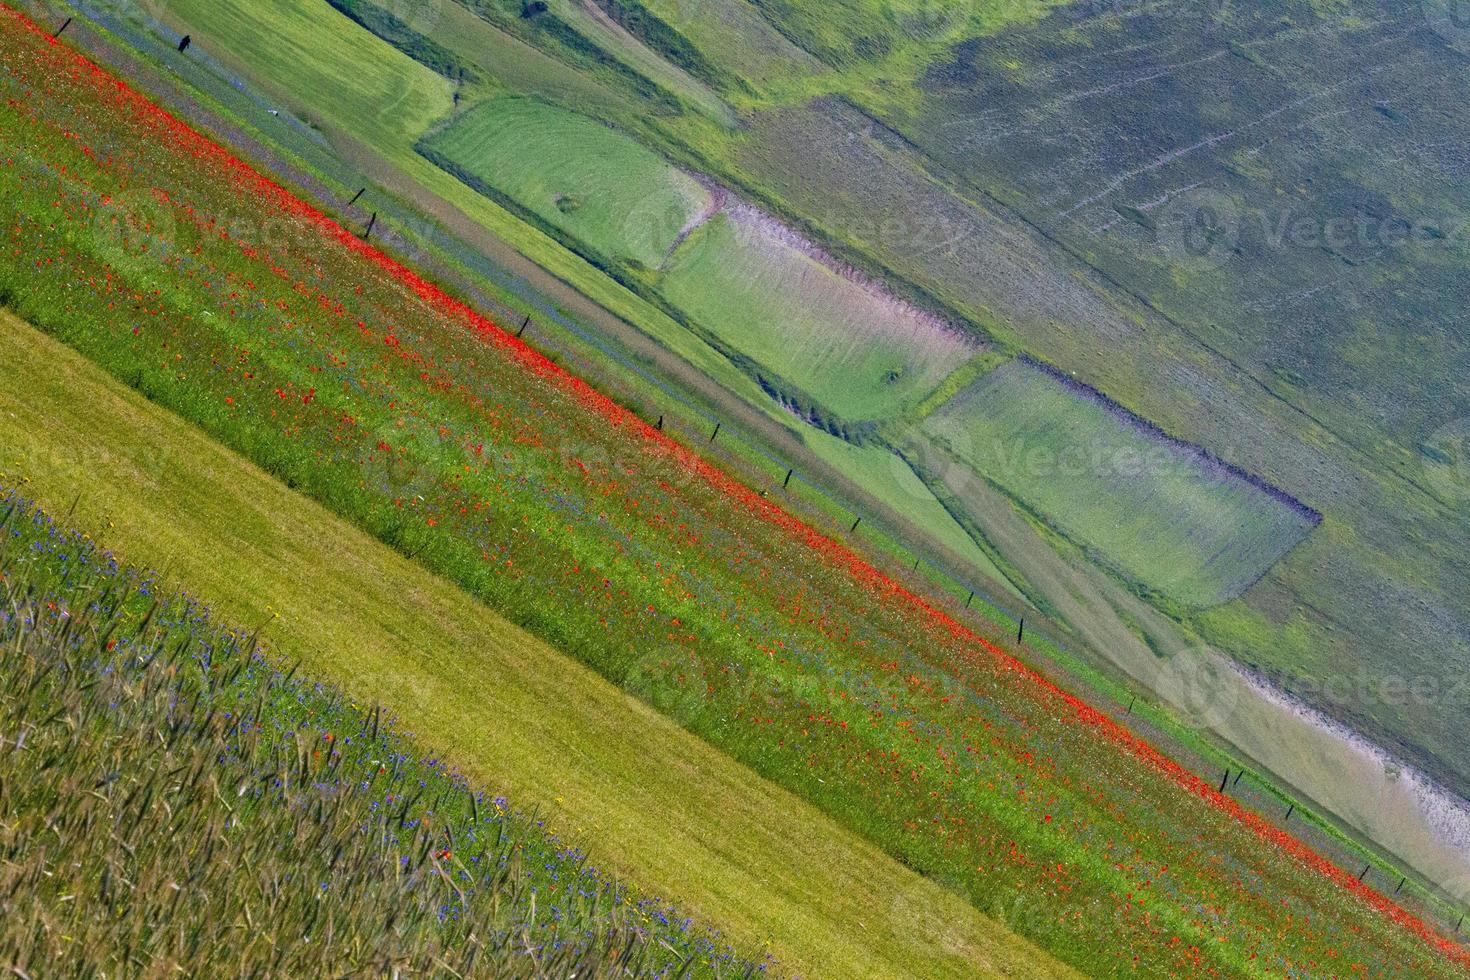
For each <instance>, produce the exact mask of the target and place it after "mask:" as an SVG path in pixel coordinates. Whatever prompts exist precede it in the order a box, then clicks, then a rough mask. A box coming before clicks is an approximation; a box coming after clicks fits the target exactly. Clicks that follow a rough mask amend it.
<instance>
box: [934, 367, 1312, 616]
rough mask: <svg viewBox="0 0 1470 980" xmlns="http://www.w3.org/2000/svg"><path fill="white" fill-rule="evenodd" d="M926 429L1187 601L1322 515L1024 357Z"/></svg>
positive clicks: (1285, 543) (1243, 581)
mask: <svg viewBox="0 0 1470 980" xmlns="http://www.w3.org/2000/svg"><path fill="white" fill-rule="evenodd" d="M924 429H925V431H926V432H927V433H928V434H929V435H930V436H931V437H933V438H934V439H936V440H937V441H939V442H940V443H941V444H943V445H944V446H946V447H947V448H948V449H949V450H950V451H951V452H952V453H954V455H955V456H956V457H958V458H959V459H961V460H963V461H964V462H966V463H968V464H970V465H971V466H973V467H974V468H975V469H976V470H977V471H978V472H979V473H981V474H982V475H984V476H985V477H986V478H987V479H989V480H991V481H992V482H994V483H995V484H997V485H998V486H1000V487H1001V488H1002V489H1004V490H1005V491H1006V492H1007V493H1009V494H1011V495H1012V496H1013V497H1015V498H1017V499H1018V500H1020V501H1021V502H1022V503H1023V504H1024V505H1026V506H1027V507H1028V508H1029V509H1031V510H1032V511H1034V512H1036V513H1038V514H1040V515H1042V516H1043V517H1044V518H1045V519H1046V520H1047V521H1049V522H1051V523H1052V524H1054V525H1055V526H1056V527H1057V528H1058V529H1060V530H1061V531H1062V532H1063V533H1065V534H1066V535H1067V536H1068V537H1070V538H1072V539H1073V540H1074V541H1076V542H1078V543H1079V544H1081V545H1083V546H1084V547H1086V548H1087V549H1089V550H1090V551H1093V552H1095V553H1096V554H1097V555H1098V556H1099V557H1101V559H1102V560H1103V561H1104V562H1105V563H1107V564H1109V565H1111V566H1112V567H1113V568H1115V569H1116V570H1117V571H1119V572H1121V573H1122V574H1123V575H1125V576H1126V577H1128V578H1130V579H1131V580H1133V581H1135V582H1137V583H1139V584H1141V585H1143V586H1145V587H1147V588H1149V589H1152V590H1156V591H1158V592H1161V593H1163V594H1164V595H1166V596H1168V597H1169V598H1171V599H1173V600H1175V601H1177V602H1181V603H1184V604H1186V605H1189V606H1196V607H1199V606H1211V605H1215V604H1217V603H1221V602H1224V601H1226V600H1228V599H1231V598H1234V597H1235V596H1237V595H1239V594H1240V593H1241V592H1243V591H1244V590H1245V589H1246V588H1247V587H1249V586H1250V585H1251V583H1253V582H1255V581H1256V580H1257V579H1258V578H1260V576H1261V575H1262V574H1264V573H1265V571H1266V570H1267V569H1268V568H1270V567H1271V565H1272V564H1274V563H1275V562H1276V560H1277V559H1278V558H1280V557H1281V556H1282V555H1284V554H1285V553H1286V552H1288V551H1289V550H1291V548H1292V547H1293V546H1295V545H1296V544H1297V542H1299V541H1301V540H1302V538H1303V537H1305V536H1306V534H1307V533H1308V532H1309V531H1310V530H1311V529H1312V528H1314V527H1315V526H1316V525H1317V523H1318V521H1319V520H1320V517H1319V516H1318V515H1317V514H1316V513H1315V512H1314V511H1311V510H1310V509H1309V508H1307V507H1305V506H1303V505H1302V504H1300V503H1298V502H1297V501H1295V500H1292V499H1291V498H1290V497H1288V496H1286V495H1285V494H1283V493H1281V492H1280V491H1278V490H1275V489H1274V488H1271V487H1268V486H1266V485H1265V484H1263V483H1262V482H1261V481H1259V480H1256V479H1254V478H1252V477H1250V476H1249V475H1248V474H1245V473H1242V472H1241V471H1239V470H1236V469H1234V468H1231V467H1227V466H1225V465H1223V464H1221V463H1220V462H1219V461H1217V460H1215V459H1213V458H1212V457H1210V456H1208V455H1207V454H1205V453H1204V452H1202V451H1201V450H1199V449H1197V448H1195V447H1193V446H1188V445H1186V444H1183V443H1180V442H1177V441H1175V440H1172V439H1169V438H1167V437H1166V436H1164V435H1163V434H1162V433H1160V432H1158V431H1157V430H1154V429H1153V428H1152V427H1150V426H1148V425H1147V424H1146V423H1144V422H1142V421H1140V420H1139V419H1137V418H1136V417H1134V416H1131V415H1129V414H1128V413H1126V412H1124V411H1123V410H1122V409H1120V408H1118V407H1117V406H1116V405H1113V404H1112V403H1110V402H1107V401H1106V400H1105V399H1103V398H1101V397H1099V396H1097V395H1096V394H1095V393H1094V392H1091V391H1090V390H1089V389H1086V388H1083V387H1082V386H1080V385H1075V384H1069V383H1067V382H1065V381H1064V380H1062V379H1061V378H1058V377H1057V376H1055V375H1054V374H1052V373H1051V372H1050V371H1047V370H1043V369H1042V368H1040V367H1038V366H1036V365H1035V364H1033V363H1032V362H1029V361H1025V360H1015V361H1011V362H1009V363H1007V364H1005V365H1003V366H1001V367H999V368H997V369H995V370H994V371H992V372H990V373H989V374H987V375H985V376H983V377H982V378H980V379H979V380H978V381H977V382H976V383H975V384H973V385H971V386H970V387H969V388H968V389H966V390H965V391H964V392H962V393H961V394H960V395H958V396H957V397H955V398H954V399H953V400H951V401H950V402H949V403H948V404H946V405H944V406H943V407H942V408H940V409H939V410H938V411H936V412H935V413H934V414H933V415H931V416H930V417H929V418H928V419H927V420H926V421H925V423H924Z"/></svg>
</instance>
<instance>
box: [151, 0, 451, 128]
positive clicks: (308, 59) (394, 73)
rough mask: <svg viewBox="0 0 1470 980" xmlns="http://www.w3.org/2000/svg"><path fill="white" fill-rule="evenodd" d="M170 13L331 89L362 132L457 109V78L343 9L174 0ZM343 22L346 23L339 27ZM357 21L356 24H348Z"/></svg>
mask: <svg viewBox="0 0 1470 980" xmlns="http://www.w3.org/2000/svg"><path fill="white" fill-rule="evenodd" d="M168 6H169V14H170V16H173V17H178V18H180V19H181V20H184V21H187V22H190V23H198V24H201V25H207V28H208V31H209V34H208V35H204V34H201V37H200V40H201V41H203V40H204V38H205V37H214V36H227V37H229V38H231V44H230V48H231V53H232V54H233V55H234V56H235V57H237V58H242V59H245V60H247V61H249V62H250V63H251V64H254V65H257V66H259V67H260V69H261V70H262V71H265V72H267V73H269V74H273V75H277V76H279V77H281V78H289V79H291V85H292V87H293V88H295V90H296V91H298V92H300V93H303V94H307V93H312V94H314V95H315V96H316V98H313V99H312V101H313V102H316V101H317V100H318V99H321V97H322V96H325V97H326V98H325V99H322V101H324V102H326V105H325V106H324V109H325V108H328V107H329V111H331V112H333V113H340V114H342V115H344V116H346V117H349V118H351V119H352V120H353V121H354V123H355V125H356V126H357V127H358V128H359V133H358V135H359V136H360V137H361V138H364V139H369V140H374V141H377V140H391V139H394V138H395V137H396V136H397V134H399V133H401V132H410V133H413V132H422V131H424V130H425V129H427V128H428V127H429V125H430V124H431V123H433V122H434V120H436V119H438V118H440V117H441V116H443V115H444V114H445V113H447V112H448V111H449V109H450V106H451V104H452V102H453V85H452V83H451V82H450V81H449V80H448V79H446V78H443V77H441V76H439V75H437V74H435V73H434V72H432V71H430V70H429V69H428V68H425V67H424V66H423V65H420V64H419V63H418V62H416V61H414V60H413V59H412V58H410V57H408V55H406V54H403V53H402V52H400V51H399V50H397V49H396V48H394V47H393V46H392V45H390V44H388V43H387V42H385V41H381V40H379V39H378V38H376V37H374V36H373V35H371V34H369V33H368V32H367V31H365V30H362V29H361V28H358V27H357V26H356V25H355V24H352V23H351V22H350V21H349V20H347V18H346V17H343V16H342V15H340V14H337V13H336V12H335V11H333V10H332V9H331V8H330V7H328V6H327V5H326V4H325V3H324V2H323V3H322V4H321V7H322V9H323V10H325V11H326V13H327V14H330V15H331V16H330V18H328V17H326V15H325V14H323V13H322V12H321V11H318V10H316V9H314V8H315V5H314V4H310V3H306V2H304V0H282V2H276V3H274V4H272V5H271V7H270V10H269V22H268V23H262V22H261V18H262V16H264V15H265V14H266V13H267V12H266V11H264V10H261V9H260V8H259V6H258V5H256V4H253V3H245V2H243V0H170V3H169V5H168ZM338 24H340V25H341V27H340V29H336V30H333V29H332V27H333V26H334V25H338ZM348 28H350V30H349V29H348Z"/></svg>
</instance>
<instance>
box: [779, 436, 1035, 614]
mask: <svg viewBox="0 0 1470 980" xmlns="http://www.w3.org/2000/svg"><path fill="white" fill-rule="evenodd" d="M802 439H803V440H804V441H805V442H806V444H807V447H808V448H810V449H811V451H812V452H813V453H815V454H816V455H817V457H818V458H819V459H821V460H823V461H825V462H826V463H827V464H828V465H830V466H832V467H834V468H836V469H838V470H840V471H841V472H842V473H844V474H846V475H847V476H848V477H849V478H851V479H852V480H853V482H855V483H857V484H858V485H859V486H865V487H870V488H871V489H872V490H873V493H874V494H875V495H876V496H877V497H878V499H879V500H881V501H882V502H883V503H885V504H887V505H888V506H889V507H892V508H893V509H894V510H895V511H897V512H898V513H900V514H902V515H904V516H905V517H907V518H908V519H909V520H910V521H912V522H913V523H914V524H916V525H918V526H919V528H920V529H921V530H923V531H924V532H925V533H926V534H928V535H930V536H931V537H933V539H934V540H935V541H937V542H939V543H940V544H941V545H943V546H944V547H945V548H947V549H949V550H950V551H953V552H954V553H955V554H956V555H958V556H959V557H961V558H963V559H965V560H966V561H968V562H970V563H971V564H972V565H974V566H975V567H976V568H977V569H979V570H980V571H981V572H983V573H984V574H986V575H988V576H989V577H990V578H992V579H994V580H995V581H996V582H999V583H1001V584H1002V585H1004V586H1006V587H1007V588H1009V589H1010V592H1011V594H1012V595H1019V594H1020V593H1018V592H1016V590H1015V587H1014V586H1012V585H1011V584H1010V582H1009V581H1007V579H1006V577H1005V575H1004V574H1003V573H1002V572H1001V570H1000V569H999V568H997V567H996V566H995V563H994V562H993V561H991V559H990V556H989V555H987V554H986V553H985V552H984V551H983V550H981V548H980V547H979V545H977V544H976V543H975V540H974V539H973V538H972V537H970V535H969V534H968V533H966V531H965V529H964V528H962V527H960V525H959V524H958V523H957V522H956V521H955V519H954V517H953V516H952V515H951V514H950V512H949V511H947V510H945V509H944V505H943V504H941V503H940V502H939V500H938V499H937V498H936V497H935V496H934V492H933V491H932V490H930V489H929V488H928V487H927V486H925V485H924V481H923V480H920V479H919V478H918V476H916V475H915V474H914V471H913V470H912V469H910V468H909V465H908V464H907V463H905V462H904V461H903V460H902V459H901V458H900V457H898V456H897V455H895V454H894V453H892V452H891V451H889V450H888V449H886V448H884V447H882V446H854V445H853V444H852V443H850V442H847V441H845V440H843V439H839V438H838V437H837V436H834V435H829V434H828V433H826V432H822V431H819V430H813V429H806V430H804V431H803V432H802Z"/></svg>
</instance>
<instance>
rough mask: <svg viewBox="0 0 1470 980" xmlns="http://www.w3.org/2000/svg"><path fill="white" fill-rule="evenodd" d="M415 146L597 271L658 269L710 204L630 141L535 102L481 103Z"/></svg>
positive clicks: (690, 182)
mask: <svg viewBox="0 0 1470 980" xmlns="http://www.w3.org/2000/svg"><path fill="white" fill-rule="evenodd" d="M422 145H423V147H424V149H425V151H426V152H427V153H429V154H430V155H431V156H432V158H433V159H434V160H436V161H437V162H439V163H441V164H442V165H445V166H447V167H449V168H451V169H452V170H453V171H454V172H455V173H456V174H457V175H459V176H460V177H461V178H462V179H465V180H467V181H469V182H471V183H472V185H473V186H475V187H476V188H477V189H479V190H482V191H486V192H489V193H492V194H498V195H503V196H504V197H505V198H508V199H509V200H511V201H513V202H514V203H515V204H516V205H518V206H520V207H521V208H524V209H525V210H526V211H529V212H530V213H531V214H533V215H535V216H536V218H537V219H539V220H540V221H542V222H544V223H545V224H546V225H548V226H550V227H551V228H554V229H556V230H557V231H560V232H562V233H564V234H566V235H569V236H571V237H572V238H574V239H576V240H577V241H579V242H581V243H583V244H584V245H585V246H586V247H587V248H589V249H590V250H591V252H592V253H593V254H595V255H598V256H601V257H603V261H604V263H606V262H608V261H613V262H629V261H632V262H635V263H638V264H639V265H641V266H644V267H647V268H650V269H656V268H658V267H659V266H661V265H663V263H664V261H665V259H666V258H667V257H668V255H669V253H670V252H671V251H673V249H674V246H675V244H676V243H677V242H678V241H680V240H681V238H682V235H683V233H684V232H685V231H686V230H687V229H688V228H690V227H692V226H694V225H695V224H697V223H698V222H699V221H700V220H701V219H702V218H703V217H704V215H705V214H706V212H707V211H709V210H710V209H711V207H712V205H713V198H712V196H711V194H710V192H709V191H707V190H705V189H704V188H703V187H701V186H700V184H699V182H698V181H696V180H694V178H692V177H690V176H689V175H687V174H685V173H684V172H682V171H681V170H679V169H677V168H676V167H674V166H672V165H671V164H670V163H669V162H668V161H666V160H665V159H664V158H663V157H661V156H659V155H658V154H657V153H654V152H653V151H652V150H649V149H646V148H645V147H644V146H643V145H642V144H640V143H638V142H637V141H636V140H632V139H630V138H628V137H627V136H625V135H623V134H621V133H618V132H616V131H614V130H612V129H609V128H608V127H607V126H604V125H602V124H601V123H598V122H596V121H594V120H592V119H589V118H587V117H585V116H581V115H578V114H577V113H574V112H569V111H567V110H565V109H561V108H558V107H556V106H553V105H550V104H547V103H545V102H540V101H537V100H535V99H524V98H518V99H493V100H490V101H488V102H485V103H482V104H480V105H478V106H476V107H475V108H473V109H471V110H470V111H469V112H467V113H465V114H464V115H462V116H460V117H459V118H457V119H456V120H455V121H454V122H453V123H452V124H451V125H449V126H447V127H445V128H444V129H442V130H440V131H439V132H438V133H436V134H434V135H433V136H432V137H430V138H429V139H427V140H425V141H424V143H423V144H422Z"/></svg>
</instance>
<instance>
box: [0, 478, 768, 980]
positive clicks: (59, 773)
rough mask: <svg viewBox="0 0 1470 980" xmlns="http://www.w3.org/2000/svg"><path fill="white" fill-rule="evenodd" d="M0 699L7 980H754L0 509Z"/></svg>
mask: <svg viewBox="0 0 1470 980" xmlns="http://www.w3.org/2000/svg"><path fill="white" fill-rule="evenodd" d="M0 676H3V677H4V678H5V684H4V685H3V686H0V731H7V732H24V733H26V736H24V737H23V738H22V741H23V742H24V745H23V746H21V745H17V746H16V749H15V750H9V751H5V752H4V759H5V784H4V792H3V793H0V840H3V841H4V845H5V850H6V865H5V867H6V875H7V881H8V887H7V891H8V894H9V899H8V902H7V909H6V915H4V916H0V958H3V959H4V960H5V962H6V963H7V964H9V965H10V967H11V972H13V973H14V974H15V975H17V976H20V975H27V976H28V975H30V974H32V973H35V974H38V975H50V976H55V975H73V976H82V975H98V974H108V975H110V974H114V973H121V974H122V975H125V976H126V975H134V974H144V975H149V974H158V973H169V972H173V973H181V974H185V975H189V976H229V975H241V974H245V975H248V974H253V973H272V974H275V973H279V974H281V975H289V976H342V975H354V974H364V973H392V972H394V970H401V971H403V972H409V973H414V974H419V973H429V972H436V971H452V972H453V973H455V974H457V975H460V976H465V975H469V974H474V975H483V976H527V975H531V974H534V975H536V976H539V977H547V978H549V977H575V976H588V975H601V976H610V975H613V974H616V975H618V976H625V977H629V978H631V977H647V978H650V980H652V978H656V977H667V976H668V975H669V974H670V973H671V972H675V971H680V970H684V971H687V975H688V976H691V977H699V978H703V980H720V978H722V977H730V978H733V977H737V976H738V977H746V978H747V980H748V978H749V977H750V976H751V975H753V974H754V973H755V972H757V971H758V969H759V965H758V964H754V963H749V962H748V961H746V960H745V959H744V958H743V957H741V956H740V955H739V954H738V953H736V952H735V951H733V950H731V949H729V948H728V947H726V946H725V945H724V944H723V943H721V942H720V941H719V940H718V939H714V938H713V937H711V935H710V934H709V932H707V931H706V930H705V929H704V928H702V927H701V926H698V925H695V924H693V923H691V922H690V920H689V917H688V916H686V915H684V914H682V913H681V912H680V911H679V910H678V909H676V908H673V907H670V906H668V905H667V904H666V903H664V902H660V901H659V900H657V899H650V898H648V897H645V896H641V895H639V894H638V893H637V892H636V890H633V889H629V888H628V887H627V885H626V884H625V883H622V882H618V881H615V880H613V879H611V878H609V877H608V876H606V875H604V874H600V873H598V872H597V871H596V870H595V869H594V868H592V867H589V866H588V865H587V863H586V858H585V855H584V854H582V853H581V851H580V850H579V848H578V847H577V846H576V843H575V842H566V841H561V840H558V839H557V838H556V837H555V835H554V834H552V833H550V832H549V831H547V830H546V829H545V828H544V827H542V826H538V823H537V821H536V819H535V816H534V814H529V813H523V812H517V810H516V809H515V804H514V803H513V802H512V801H510V800H508V799H507V798H506V797H505V796H504V795H503V794H501V793H499V792H498V791H497V790H496V789H495V788H494V787H489V788H487V787H483V786H476V785H472V784H470V783H468V782H467V781H466V780H465V779H464V778H463V776H461V775H459V774H458V773H456V772H454V771H453V770H452V769H449V768H447V767H445V766H443V765H442V764H440V762H439V761H438V759H437V758H436V757H435V755H434V754H433V753H432V752H429V753H426V752H424V751H423V748H422V746H420V745H417V744H415V742H414V741H413V740H412V739H411V738H409V737H406V736H405V734H404V733H403V731H402V729H401V728H400V727H399V725H400V720H399V719H395V718H394V717H393V716H392V715H391V714H389V715H387V716H385V715H384V714H383V711H382V707H381V705H379V704H369V703H366V702H364V703H357V702H354V701H351V700H350V699H349V698H346V697H344V696H343V695H342V694H341V692H340V691H338V690H336V689H335V688H333V687H332V686H331V685H324V684H322V683H321V682H320V681H318V680H317V679H316V678H314V677H303V676H301V674H300V672H299V671H296V672H292V671H291V670H290V668H289V665H286V664H277V663H273V662H272V654H271V652H270V651H268V650H263V649H262V648H261V646H260V644H259V638H258V636H255V635H252V628H246V627H241V626H239V625H231V624H227V623H223V622H221V621H219V620H218V619H216V618H214V617H212V616H211V615H210V613H209V611H208V606H207V603H206V602H205V601H204V600H202V599H201V597H199V596H197V595H190V594H188V593H187V592H183V593H170V592H169V591H168V586H160V584H159V582H158V579H157V574H156V572H154V571H150V570H148V569H139V568H133V567H130V566H127V565H123V564H120V563H119V562H118V561H117V560H116V558H115V556H114V555H113V554H111V553H110V552H109V551H107V550H106V548H105V546H104V545H102V544H99V543H98V542H97V541H96V539H95V538H93V537H92V535H90V534H88V533H86V532H85V531H82V530H80V529H78V528H75V527H72V526H69V525H63V524H59V523H57V522H56V521H55V520H54V519H53V518H52V517H51V516H50V515H49V514H46V513H44V512H42V511H38V510H36V509H34V507H33V506H32V505H31V504H30V502H29V501H27V500H26V499H25V498H24V497H21V496H18V495H15V494H14V493H13V492H12V491H10V490H9V488H3V487H0ZM22 748H23V750H21V749H22ZM160 773H168V774H169V776H168V777H167V778H166V779H162V780H161V779H159V774H160ZM99 777H100V778H99ZM181 867H187V868H188V869H189V873H188V874H187V875H184V874H180V870H179V869H180V868H181ZM446 913H447V914H446ZM242 925H243V926H245V927H246V928H245V929H242V928H241V927H242ZM140 935H146V936H147V937H148V940H147V942H146V943H140V942H138V941H137V937H138V936H140Z"/></svg>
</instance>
